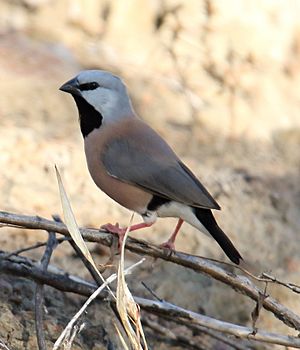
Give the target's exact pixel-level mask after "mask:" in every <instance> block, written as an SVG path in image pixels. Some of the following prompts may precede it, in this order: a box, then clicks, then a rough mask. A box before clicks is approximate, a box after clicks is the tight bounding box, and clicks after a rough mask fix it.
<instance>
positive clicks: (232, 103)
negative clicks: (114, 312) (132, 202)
mask: <svg viewBox="0 0 300 350" xmlns="http://www.w3.org/2000/svg"><path fill="white" fill-rule="evenodd" d="M299 16H300V2H297V1H292V0H282V1H280V0H278V1H273V0H245V1H237V0H224V1H214V0H203V1H198V0H197V1H196V0H189V1H180V0H177V1H176V0H164V1H158V0H157V1H154V0H153V1H150V0H127V1H126V0H119V1H114V2H113V1H105V0H99V1H93V0H81V1H80V0H72V1H69V0H60V1H58V0H14V1H12V0H7V1H6V0H2V1H0V76H1V79H0V169H1V170H0V188H1V191H0V201H1V207H0V209H1V210H7V211H13V212H17V213H24V214H38V215H41V216H45V217H51V215H52V214H53V213H61V206H60V201H59V195H58V189H57V183H56V179H55V174H54V164H57V166H58V167H59V169H60V171H61V173H62V175H63V178H64V182H65V186H66V189H67V191H68V194H69V197H70V200H71V203H72V206H73V209H74V212H75V214H76V218H77V221H78V223H79V224H80V225H81V226H94V227H99V226H100V225H101V224H104V223H107V222H115V221H119V222H120V223H121V224H123V225H126V224H127V223H128V221H129V218H130V213H129V212H128V211H127V210H125V209H123V208H121V207H120V206H119V205H118V204H116V203H113V202H112V201H111V200H110V199H109V198H108V197H106V196H105V195H104V194H103V193H101V192H100V191H99V190H97V188H96V186H95V185H94V184H93V182H92V180H91V178H90V176H89V174H88V172H87V167H86V164H85V159H84V153H83V147H82V146H83V145H82V137H81V134H80V131H79V127H78V123H77V110H76V108H75V106H74V103H73V101H72V100H71V98H70V97H69V96H67V95H65V94H63V93H61V92H60V91H59V90H58V88H59V86H60V85H61V84H62V83H63V82H65V81H66V80H68V79H70V78H71V77H72V76H74V75H75V74H76V73H77V72H78V71H79V70H82V69H87V68H98V69H106V70H111V71H113V72H114V73H116V74H119V75H121V76H122V77H123V79H124V80H125V81H126V83H127V85H128V88H129V91H130V95H131V97H132V99H133V104H134V106H135V109H136V111H137V112H138V113H139V114H140V115H141V116H142V118H144V119H145V120H146V121H147V122H149V124H151V126H152V127H154V128H155V129H156V130H157V131H158V132H159V133H160V134H161V135H162V136H163V137H165V138H166V139H167V140H168V142H169V143H170V144H171V145H172V146H173V148H174V149H175V150H176V152H177V153H178V154H179V155H180V157H181V158H182V159H183V160H184V162H185V163H186V164H187V165H188V166H189V167H190V168H191V169H193V171H194V172H195V173H196V174H197V175H198V176H199V178H200V179H201V181H202V182H203V183H204V184H205V186H206V187H207V188H208V189H209V190H210V192H211V193H212V194H213V195H214V196H215V197H216V199H217V200H218V202H219V203H220V205H221V206H222V208H223V210H222V211H221V212H218V213H216V216H217V218H218V221H219V222H220V224H221V226H222V227H223V228H224V230H225V232H228V235H230V237H231V238H232V240H233V241H234V242H235V244H236V246H237V247H238V248H239V250H240V251H241V253H242V255H243V256H244V257H245V259H246V260H247V261H248V262H250V263H251V264H252V266H254V267H255V270H256V271H258V272H262V271H267V272H271V273H272V274H273V275H276V276H277V277H278V278H281V279H283V280H286V281H289V282H293V283H298V284H299V283H300V277H299V276H300V275H299V269H300V254H299V248H300V237H299V233H300V232H299V228H300V215H299V210H300V186H299V183H300V174H299V171H300V151H299V149H300V147H299V146H300V117H299V107H300V24H299ZM138 219H139V218H137V217H136V218H135V220H136V221H138ZM174 225H175V220H172V219H170V220H169V219H164V220H160V221H159V222H158V223H157V224H156V225H155V226H154V227H153V228H150V229H147V230H145V231H144V232H140V233H137V234H135V235H136V236H139V235H140V236H141V237H142V238H143V239H146V240H149V241H151V242H155V243H160V242H162V241H164V240H165V239H166V238H167V236H168V235H169V234H170V232H171V231H172V229H173V226H174ZM45 239H46V234H45V232H31V231H24V230H15V229H8V228H2V229H1V235H0V245H1V249H2V250H12V249H16V248H20V247H24V246H26V245H31V244H34V243H35V242H37V241H44V240H45ZM90 247H91V250H92V251H93V252H94V255H95V258H96V259H97V261H99V262H102V261H105V260H106V258H107V254H108V252H107V250H106V249H104V248H99V247H96V246H94V245H90ZM177 249H178V250H182V251H185V252H188V253H193V254H199V255H203V256H207V257H214V258H218V259H226V258H225V256H224V254H223V253H222V251H221V250H220V249H219V247H218V246H217V245H216V244H215V242H214V241H213V240H211V239H209V238H208V237H206V236H204V235H203V234H201V233H199V232H197V231H196V230H195V229H193V228H191V227H189V226H188V225H185V226H184V227H183V230H182V232H181V234H180V235H179V237H178V240H177ZM41 254H42V250H35V251H33V252H31V253H28V254H27V255H29V256H30V257H32V258H35V259H39V258H40V256H41ZM25 255H26V254H25ZM136 258H137V257H134V256H132V255H128V262H130V261H132V260H135V259H136ZM52 264H54V265H58V266H60V267H63V268H64V269H66V270H67V271H69V272H71V273H76V274H79V275H81V276H82V277H85V278H89V276H88V274H87V273H86V272H85V270H84V268H83V267H82V265H81V263H80V261H79V260H78V258H76V257H75V256H74V254H73V253H72V251H71V250H70V248H69V247H68V245H66V244H63V245H61V246H60V247H59V248H57V249H56V251H55V253H54V257H53V259H52ZM141 280H143V281H145V282H146V283H147V284H148V285H149V286H151V288H152V289H153V290H155V292H156V293H157V294H158V295H159V296H160V297H161V298H164V299H166V300H168V301H170V302H174V303H177V304H178V305H180V306H183V307H188V308H190V309H192V310H195V311H197V310H204V312H205V313H206V314H207V315H210V316H213V317H216V318H220V319H223V320H227V321H230V322H237V323H240V324H243V325H249V326H250V325H251V316H250V313H251V311H252V309H253V307H254V303H253V302H250V301H249V300H247V298H245V297H243V296H241V295H237V294H236V293H235V292H234V291H232V290H230V289H229V288H226V287H224V286H223V285H220V284H219V283H217V282H215V281H213V280H211V279H208V278H206V277H204V276H201V275H199V274H196V273H193V272H191V271H187V270H186V269H183V268H180V267H178V266H173V265H171V264H167V263H164V262H161V261H156V262H153V261H151V260H150V259H148V260H147V262H146V263H145V264H144V266H143V267H142V268H141V269H140V270H139V271H137V272H136V274H135V276H134V277H131V278H129V286H130V288H131V289H132V290H133V291H134V292H135V294H138V295H147V297H149V295H148V294H147V291H145V289H144V288H143V287H142V285H141V284H140V281H141ZM174 285H175V286H176V288H174ZM33 291H34V285H33V283H31V282H27V281H24V280H22V279H15V278H11V277H9V276H4V275H1V276H0V310H1V312H0V339H2V341H4V342H5V343H6V344H7V345H8V346H10V347H11V349H36V348H37V345H36V340H35V330H34V322H33V317H34V303H33ZM269 292H270V293H271V294H272V295H273V296H274V297H275V298H277V299H278V300H279V301H281V302H283V303H285V305H287V306H288V307H289V308H291V309H293V310H294V311H295V312H297V313H300V299H299V297H298V298H297V297H296V296H295V295H293V294H291V293H289V292H288V291H287V290H284V289H282V288H278V287H270V290H269ZM47 295H48V297H47V300H46V306H47V308H48V314H47V319H46V323H45V324H46V327H47V341H48V344H49V348H50V345H51V344H52V343H53V341H55V339H56V338H57V336H58V335H59V333H60V331H61V330H62V327H63V326H64V325H65V324H66V322H67V321H68V319H69V318H70V317H71V316H72V315H73V314H74V313H75V312H76V311H77V309H78V307H79V305H81V304H82V302H83V299H82V298H75V297H74V296H72V295H64V294H62V293H60V292H57V291H54V290H52V289H51V288H48V289H47ZM103 313H105V314H106V317H103ZM87 322H89V324H90V326H89V327H88V329H87V330H86V331H84V332H86V333H84V332H83V335H81V336H79V337H78V340H77V341H76V343H75V345H74V349H77V348H78V349H79V348H80V349H114V348H116V349H117V348H119V347H118V345H117V340H116V339H115V338H114V334H113V333H114V332H113V331H112V326H111V323H110V315H109V313H108V311H107V308H105V306H104V305H101V304H100V303H99V304H97V305H96V306H95V308H90V311H89V313H88V315H87ZM258 326H259V327H260V328H261V329H267V330H270V331H280V332H283V333H286V334H296V332H293V331H292V330H290V329H287V328H286V327H285V326H283V325H282V324H281V323H280V322H279V321H276V320H274V318H273V317H272V316H271V315H270V314H268V313H267V312H265V311H263V312H262V314H261V316H260V319H259V322H258ZM176 329H177V328H176ZM176 329H175V330H176ZM149 339H150V342H151V344H152V346H153V349H166V348H168V349H171V348H172V347H171V345H168V346H167V345H166V344H164V343H162V342H160V341H155V337H153V335H151V334H149ZM220 346H221V345H220V344H217V343H213V344H211V345H209V346H208V345H207V348H208V349H210V348H211V349H221V348H222V349H223V348H224V347H220ZM256 346H257V345H256ZM179 348H181V347H176V349H179ZM257 348H260V349H263V348H264V347H262V346H261V347H259V346H257ZM271 348H272V349H273V348H275V347H270V349H271ZM174 349H175V348H174ZM224 349H225V348H224Z"/></svg>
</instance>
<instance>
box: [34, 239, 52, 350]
mask: <svg viewBox="0 0 300 350" xmlns="http://www.w3.org/2000/svg"><path fill="white" fill-rule="evenodd" d="M48 235H49V238H48V242H47V245H46V249H45V253H44V255H43V257H42V259H41V267H42V269H41V270H42V271H43V272H44V271H46V270H47V267H48V265H49V261H50V258H51V255H52V252H53V250H54V248H55V247H56V245H57V241H56V237H55V233H54V232H49V233H48ZM43 292H44V287H43V284H42V283H41V282H37V283H36V290H35V327H36V335H37V342H38V347H39V350H46V349H47V348H46V341H45V334H44V330H43V306H44V293H43Z"/></svg>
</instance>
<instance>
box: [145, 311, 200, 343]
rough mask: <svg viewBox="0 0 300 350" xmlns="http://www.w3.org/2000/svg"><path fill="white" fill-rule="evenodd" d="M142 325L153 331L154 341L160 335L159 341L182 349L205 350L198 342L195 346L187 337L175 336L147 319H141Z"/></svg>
mask: <svg viewBox="0 0 300 350" xmlns="http://www.w3.org/2000/svg"><path fill="white" fill-rule="evenodd" d="M143 325H145V326H147V327H148V328H150V329H151V330H153V331H154V334H155V338H156V339H157V338H158V337H159V335H161V339H160V340H162V341H165V342H167V343H169V344H172V345H179V346H184V349H194V350H207V346H205V345H203V344H202V342H200V344H199V341H197V344H196V343H195V342H194V341H193V340H191V339H189V338H187V337H184V336H182V335H176V334H175V333H174V332H172V331H171V330H170V329H168V328H166V327H164V326H162V325H161V324H158V323H157V322H155V321H152V320H150V319H149V318H146V317H145V318H143Z"/></svg>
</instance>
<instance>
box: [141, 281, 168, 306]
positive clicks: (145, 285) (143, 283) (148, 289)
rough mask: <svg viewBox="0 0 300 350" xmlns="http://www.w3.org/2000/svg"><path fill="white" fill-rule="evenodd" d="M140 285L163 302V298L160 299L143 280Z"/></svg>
mask: <svg viewBox="0 0 300 350" xmlns="http://www.w3.org/2000/svg"><path fill="white" fill-rule="evenodd" d="M141 283H142V285H143V286H144V287H145V288H146V289H147V291H148V292H149V293H150V294H151V295H152V296H153V297H154V298H155V299H156V300H158V301H160V302H163V301H164V300H163V299H161V298H160V297H159V296H158V295H157V294H156V293H155V292H154V291H153V290H152V289H151V288H150V287H148V286H147V284H146V283H145V282H143V281H142V282H141Z"/></svg>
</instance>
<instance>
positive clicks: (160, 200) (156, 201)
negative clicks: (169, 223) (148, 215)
mask: <svg viewBox="0 0 300 350" xmlns="http://www.w3.org/2000/svg"><path fill="white" fill-rule="evenodd" d="M169 202H171V200H170V199H167V198H164V197H160V196H157V195H155V194H154V195H153V197H152V199H151V201H150V202H149V204H148V206H147V209H148V210H150V211H154V210H156V209H158V208H159V207H160V206H161V205H163V204H166V203H169Z"/></svg>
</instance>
